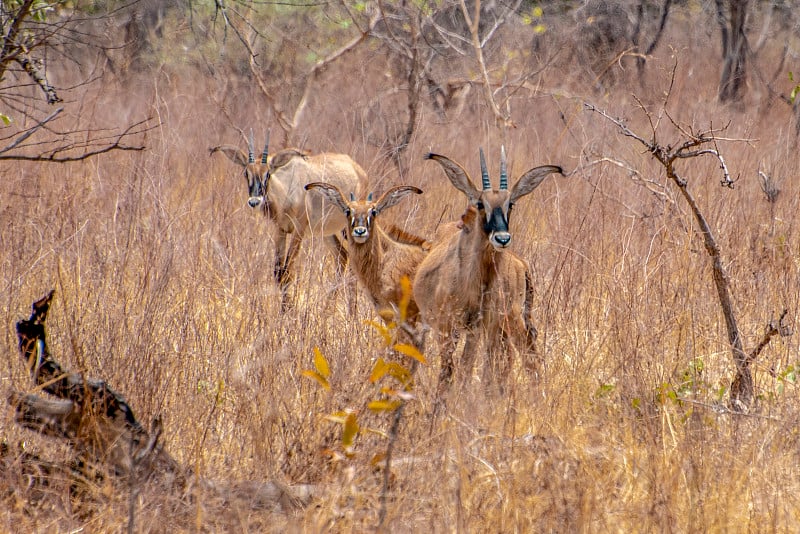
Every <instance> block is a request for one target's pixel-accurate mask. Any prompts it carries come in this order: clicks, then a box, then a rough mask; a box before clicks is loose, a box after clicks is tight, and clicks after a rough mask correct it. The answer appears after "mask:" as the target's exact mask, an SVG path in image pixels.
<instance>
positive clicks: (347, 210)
mask: <svg viewBox="0 0 800 534" xmlns="http://www.w3.org/2000/svg"><path fill="white" fill-rule="evenodd" d="M352 213H353V212H352V211H350V208H347V209H346V210H344V215H345V217H350V215H351V214H352Z"/></svg>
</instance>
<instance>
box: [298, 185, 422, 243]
mask: <svg viewBox="0 0 800 534" xmlns="http://www.w3.org/2000/svg"><path fill="white" fill-rule="evenodd" d="M312 189H313V190H316V191H317V192H319V193H320V194H322V195H323V196H324V197H325V198H326V199H327V200H328V201H329V202H331V203H332V204H333V205H335V206H338V208H339V209H340V210H342V213H344V215H345V217H347V222H348V233H349V235H350V237H351V238H352V239H353V241H354V242H355V243H359V244H363V243H366V242H367V240H369V238H370V236H371V235H372V234H373V233H374V232H375V218H376V217H377V216H378V215H379V214H380V213H382V212H383V210H385V209H387V208H391V207H392V206H394V205H395V204H397V203H398V202H400V201H401V200H402V199H403V198H405V197H406V196H407V195H409V194H410V193H416V194H417V195H419V194H421V193H422V190H421V189H419V188H417V187H414V186H412V185H398V186H396V187H392V188H391V189H389V190H388V191H386V192H385V193H384V194H383V195H381V198H379V199H378V200H376V201H373V200H372V193H370V194H369V196H367V199H366V200H356V199H355V196H354V195H353V193H350V201H349V202H348V201H346V200H345V199H344V196H343V195H342V192H341V191H339V188H337V187H336V186H335V185H331V184H327V183H324V182H314V183H310V184H308V185H306V190H312Z"/></svg>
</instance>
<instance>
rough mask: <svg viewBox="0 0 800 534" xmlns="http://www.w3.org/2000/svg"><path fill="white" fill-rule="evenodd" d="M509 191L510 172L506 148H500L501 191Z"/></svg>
mask: <svg viewBox="0 0 800 534" xmlns="http://www.w3.org/2000/svg"><path fill="white" fill-rule="evenodd" d="M503 189H508V171H507V169H506V147H505V146H501V147H500V190H501V191H502V190H503Z"/></svg>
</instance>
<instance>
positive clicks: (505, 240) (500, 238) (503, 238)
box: [494, 232, 511, 247]
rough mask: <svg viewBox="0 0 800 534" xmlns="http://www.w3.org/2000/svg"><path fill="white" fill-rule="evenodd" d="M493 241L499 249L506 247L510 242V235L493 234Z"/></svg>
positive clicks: (504, 233)
mask: <svg viewBox="0 0 800 534" xmlns="http://www.w3.org/2000/svg"><path fill="white" fill-rule="evenodd" d="M494 241H495V243H497V244H498V245H499V246H501V247H507V246H508V244H509V243H510V242H511V234H509V233H506V232H503V233H496V234H494Z"/></svg>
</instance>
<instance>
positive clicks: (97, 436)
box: [0, 291, 316, 517]
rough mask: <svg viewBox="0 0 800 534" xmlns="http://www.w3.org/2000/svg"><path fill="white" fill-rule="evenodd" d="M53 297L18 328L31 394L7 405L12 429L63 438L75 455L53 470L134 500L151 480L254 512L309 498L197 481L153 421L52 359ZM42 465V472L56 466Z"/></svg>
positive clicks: (280, 488)
mask: <svg viewBox="0 0 800 534" xmlns="http://www.w3.org/2000/svg"><path fill="white" fill-rule="evenodd" d="M54 293H55V291H50V292H49V293H48V294H47V295H45V296H44V297H43V298H41V299H39V300H37V301H36V302H34V303H33V304H32V311H31V316H30V317H29V318H28V319H25V320H21V321H19V322H17V324H16V332H17V338H18V340H19V351H20V356H21V358H22V360H23V362H24V363H25V366H26V369H27V370H28V372H29V373H30V374H31V376H32V377H33V381H34V384H35V389H34V392H32V393H20V392H17V391H12V392H11V393H10V394H9V395H8V402H9V404H10V405H11V406H13V407H14V410H15V421H16V422H17V423H18V424H20V425H22V426H24V427H26V428H29V429H32V430H35V431H36V432H39V433H41V434H44V435H47V436H51V437H55V438H59V439H65V440H67V441H68V443H69V444H70V446H71V448H72V449H73V450H74V451H75V453H76V457H75V458H73V459H71V461H69V462H66V463H64V465H61V466H59V467H60V468H61V469H62V470H63V471H65V472H69V471H70V470H72V471H73V472H74V471H76V470H83V471H84V472H81V473H76V475H77V478H79V479H80V478H83V479H86V478H90V477H96V476H98V473H105V474H107V475H108V476H111V477H114V478H117V479H119V480H122V481H127V482H128V486H129V487H130V488H131V494H132V495H133V494H135V492H137V491H138V488H139V487H140V486H141V485H142V484H144V483H153V482H155V483H158V484H159V485H160V486H161V487H162V488H165V489H167V490H168V491H170V492H172V493H174V494H176V495H187V494H192V493H197V492H198V491H200V492H209V493H211V494H212V496H213V497H214V498H218V499H221V500H222V501H223V502H233V501H236V502H243V503H246V504H247V506H248V507H249V508H251V509H254V510H273V511H287V510H290V509H295V508H298V507H302V506H304V505H306V504H308V503H309V502H310V501H311V500H312V499H313V498H314V495H315V493H316V488H315V487H314V486H312V485H291V486H289V485H283V484H278V483H274V482H258V481H237V482H227V481H224V482H222V481H220V482H217V481H210V480H207V479H199V478H198V477H195V476H194V474H193V472H192V470H191V469H186V468H185V467H184V466H182V465H180V463H179V462H177V461H176V460H175V459H174V458H173V457H172V456H171V455H170V454H169V453H168V452H167V451H166V449H165V448H164V447H163V445H162V444H161V443H160V442H159V438H160V437H161V434H162V431H163V426H162V423H161V420H160V419H159V418H155V419H154V420H153V423H152V424H151V426H150V429H149V430H148V429H146V428H145V427H144V426H143V425H142V424H141V423H140V422H139V421H138V419H137V418H136V416H135V414H134V411H133V409H132V408H131V406H130V405H129V404H128V403H127V401H126V400H125V398H124V397H123V396H122V395H121V394H119V393H117V392H116V391H115V390H114V389H113V388H111V386H109V385H108V384H107V383H106V382H105V381H103V380H98V379H92V378H86V377H84V376H83V375H82V374H81V373H70V372H68V371H66V370H65V369H64V368H63V367H62V366H61V365H60V364H59V363H58V361H56V360H55V359H54V358H53V356H52V355H51V354H50V351H49V350H48V347H47V340H46V334H45V321H46V319H47V313H48V311H49V309H50V304H51V301H52V298H53V295H54ZM40 392H41V393H45V394H47V395H50V396H43V395H41V394H40ZM2 453H3V454H2V455H0V456H2V457H3V458H6V459H7V458H8V457H10V455H11V450H10V447H9V446H8V445H7V444H3V450H2ZM22 458H23V459H24V462H23V463H24V464H25V465H26V469H29V470H30V469H32V468H31V466H30V465H28V464H31V463H37V462H40V461H41V460H40V459H39V458H38V457H35V456H30V455H24V456H22ZM41 463H42V466H43V467H42V469H43V470H52V469H53V465H57V464H54V463H53V462H45V461H41ZM9 465H11V463H10V462H8V461H4V462H0V469H8V468H9ZM98 467H99V468H100V469H98ZM83 468H86V469H83ZM132 502H133V499H132ZM131 517H133V515H131Z"/></svg>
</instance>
